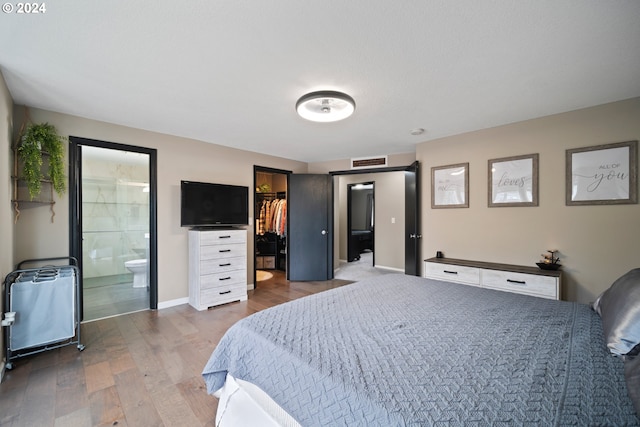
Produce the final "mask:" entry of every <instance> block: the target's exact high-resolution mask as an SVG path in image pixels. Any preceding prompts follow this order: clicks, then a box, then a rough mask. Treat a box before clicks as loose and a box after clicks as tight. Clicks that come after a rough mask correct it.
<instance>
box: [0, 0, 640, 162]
mask: <svg viewBox="0 0 640 427" xmlns="http://www.w3.org/2000/svg"><path fill="white" fill-rule="evenodd" d="M9 4H16V3H9ZM45 4H46V12H45V13H41V14H38V15H34V14H30V15H27V14H17V13H16V11H15V10H14V11H13V12H12V13H2V14H1V15H0V70H1V71H2V73H3V75H4V78H5V80H6V82H7V85H8V87H9V90H10V92H11V96H12V97H13V99H14V101H15V103H16V104H18V105H28V106H31V107H37V108H42V109H46V110H51V111H56V112H61V113H66V114H72V115H76V116H81V117H87V118H91V119H96V120H102V121H106V122H111V123H116V124H120V125H126V126H131V127H135V128H141V129H147V130H152V131H156V132H161V133H166V134H171V135H178V136H184V137H189V138H194V139H198V140H202V141H207V142H211V143H215V144H221V145H227V146H232V147H237V148H241V149H245V150H251V151H256V152H262V153H268V154H272V155H276V156H280V157H285V158H289V159H296V160H301V161H307V162H308V161H325V160H333V159H344V158H351V157H365V156H370V155H385V154H393V153H406V152H413V151H414V149H415V145H416V144H417V143H420V142H424V141H428V140H432V139H435V138H440V137H444V136H449V135H455V134H459V133H463V132H468V131H473V130H477V129H482V128H488V127H493V126H497V125H502V124H506V123H512V122H516V121H520V120H526V119H530V118H535V117H541V116H545V115H549V114H554V113H560V112H565V111H570V110H575V109H579V108H584V107H589V106H593V105H598V104H603V103H607V102H612V101H617V100H622V99H628V98H632V97H637V96H640V24H639V23H640V1H638V0H627V1H622V0H611V1H603V0H562V1H558V0H536V1H533V0H529V1H524V0H523V1H514V0H493V1H489V0H456V1H452V0H420V1H418V0H416V1H391V0H388V1H382V0H349V1H345V0H322V1H301V0H278V1H260V0H252V1H248V0H227V1H221V0H215V1H214V0H207V1H188V2H186V1H175V0H174V1H168V0H155V1H123V0H110V1H86V0H74V1H71V0H69V1H56V2H46V3H45ZM315 90H339V91H344V92H346V93H348V94H349V95H351V96H352V97H353V98H354V99H355V101H356V111H355V114H354V115H353V116H352V117H350V118H348V119H346V120H343V121H341V122H336V123H312V122H309V121H306V120H304V119H302V118H300V117H298V116H297V115H296V112H295V108H294V107H295V103H296V100H297V99H298V98H299V97H300V96H302V95H303V94H305V93H307V92H310V91H315ZM414 128H424V129H426V132H425V133H424V134H423V135H420V136H413V135H411V133H410V132H411V130H412V129H414ZM80 136H87V137H91V135H80ZM116 142H117V141H116ZM128 142H129V141H128ZM129 143H130V142H129Z"/></svg>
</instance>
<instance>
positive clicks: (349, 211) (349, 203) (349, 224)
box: [347, 181, 376, 265]
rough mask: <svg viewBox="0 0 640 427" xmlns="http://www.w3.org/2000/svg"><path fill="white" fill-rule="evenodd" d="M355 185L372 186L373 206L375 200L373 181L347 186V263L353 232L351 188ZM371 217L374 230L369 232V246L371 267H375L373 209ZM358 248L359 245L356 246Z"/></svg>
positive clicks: (374, 219) (351, 249)
mask: <svg viewBox="0 0 640 427" xmlns="http://www.w3.org/2000/svg"><path fill="white" fill-rule="evenodd" d="M357 185H371V186H373V191H372V195H373V203H374V206H375V200H376V183H375V181H365V182H356V183H351V184H347V232H348V233H349V234H348V235H347V261H349V255H350V254H351V253H352V251H353V248H352V247H351V246H352V244H353V241H352V240H353V239H352V238H351V233H352V232H353V230H352V228H353V224H352V220H351V214H352V208H353V206H352V203H353V194H352V193H351V192H352V191H353V187H355V186H357ZM371 215H372V217H373V223H374V228H373V230H372V232H371V245H372V249H371V251H372V252H373V257H372V258H373V260H372V262H373V265H376V250H375V249H376V247H375V241H376V240H375V235H376V234H375V233H376V230H375V221H376V214H375V209H374V210H373V212H372V214H371ZM358 246H359V245H358ZM357 259H360V256H358V258H357Z"/></svg>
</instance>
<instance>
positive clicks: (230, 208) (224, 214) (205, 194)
mask: <svg viewBox="0 0 640 427" xmlns="http://www.w3.org/2000/svg"><path fill="white" fill-rule="evenodd" d="M180 199H181V200H180V202H181V208H180V225H181V226H182V227H212V226H221V225H248V224H249V187H242V186H239V185H225V184H210V183H205V182H194V181H181V184H180Z"/></svg>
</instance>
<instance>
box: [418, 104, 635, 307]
mask: <svg viewBox="0 0 640 427" xmlns="http://www.w3.org/2000/svg"><path fill="white" fill-rule="evenodd" d="M638 139H640V98H635V99H631V100H627V101H621V102H616V103H611V104H606V105H601V106H598V107H593V108H588V109H584V110H579V111H574V112H569V113H564V114H558V115H553V116H548V117H543V118H540V119H535V120H529V121H525V122H520V123H515V124H512V125H508V126H501V127H497V128H492V129H487V130H482V131H477V132H472V133H467V134H463V135H457V136H452V137H448V138H442V139H439V140H435V141H430V142H425V143H422V144H419V145H418V147H417V150H416V158H417V160H418V161H420V163H421V164H422V181H421V184H422V215H421V218H422V236H423V240H422V251H423V252H422V254H423V258H428V257H431V256H434V254H435V252H436V251H437V250H441V251H443V252H444V253H445V256H447V257H451V258H462V259H471V260H479V261H491V262H500V263H509V264H521V265H531V266H534V265H535V264H534V263H535V262H536V261H538V260H539V259H540V254H541V253H543V252H544V251H545V250H547V249H558V250H559V251H560V254H559V256H560V257H561V258H562V260H561V262H562V264H563V265H564V268H563V270H564V277H563V280H564V298H563V299H568V300H577V301H580V302H590V301H592V300H593V299H594V298H595V297H596V296H597V295H598V294H599V293H600V292H602V291H603V290H605V289H606V288H607V287H608V286H609V285H610V284H611V283H612V282H613V281H614V280H615V279H616V278H618V277H619V276H621V275H622V274H624V273H626V272H627V271H628V270H630V269H632V268H636V267H639V266H640V204H634V205H608V206H566V205H565V150H567V149H571V148H579V147H588V146H593V145H599V144H605V143H613V142H623V141H630V140H638ZM531 153H539V155H540V166H539V167H540V173H539V206H538V207H499V208H489V207H487V185H488V184H487V182H488V171H487V169H488V160H489V159H496V158H502V157H509V156H515V155H524V154H531ZM462 162H469V169H470V171H469V181H470V184H469V189H470V193H469V202H470V206H469V208H467V209H431V208H430V206H431V205H430V194H431V193H430V191H431V190H430V186H431V167H433V166H443V165H449V164H454V163H462Z"/></svg>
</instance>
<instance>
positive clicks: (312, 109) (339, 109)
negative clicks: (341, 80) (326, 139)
mask: <svg viewBox="0 0 640 427" xmlns="http://www.w3.org/2000/svg"><path fill="white" fill-rule="evenodd" d="M355 109H356V102H355V101H354V100H353V98H352V97H350V96H349V95H347V94H346V93H342V92H334V91H328V90H325V91H319V92H311V93H308V94H306V95H304V96H302V97H301V98H300V99H298V102H296V111H297V112H298V114H299V115H300V117H302V118H303V119H307V120H311V121H313V122H324V123H326V122H337V121H338V120H342V119H346V118H347V117H349V116H350V115H352V114H353V112H354V111H355Z"/></svg>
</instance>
